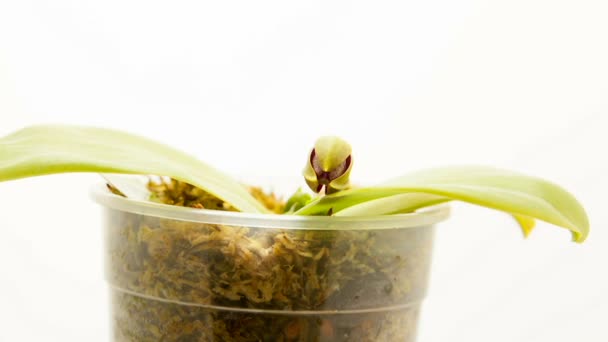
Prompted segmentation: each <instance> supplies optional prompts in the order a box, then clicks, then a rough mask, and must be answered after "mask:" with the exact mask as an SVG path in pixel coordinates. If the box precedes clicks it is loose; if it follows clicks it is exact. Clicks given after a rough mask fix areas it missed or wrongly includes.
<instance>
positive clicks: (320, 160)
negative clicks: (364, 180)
mask: <svg viewBox="0 0 608 342" xmlns="http://www.w3.org/2000/svg"><path fill="white" fill-rule="evenodd" d="M351 152H352V150H351V147H350V144H349V143H347V142H346V141H344V140H343V139H341V138H338V137H333V136H327V137H321V138H319V139H318V140H317V142H316V143H315V146H314V148H313V149H312V151H311V152H310V156H309V157H308V161H307V163H306V167H305V168H304V179H305V180H306V184H308V186H309V187H310V189H312V191H314V192H317V193H318V192H321V191H322V190H323V188H325V194H331V193H334V192H337V191H340V190H344V189H347V188H348V187H349V176H350V170H351V169H352V167H353V160H352V156H351Z"/></svg>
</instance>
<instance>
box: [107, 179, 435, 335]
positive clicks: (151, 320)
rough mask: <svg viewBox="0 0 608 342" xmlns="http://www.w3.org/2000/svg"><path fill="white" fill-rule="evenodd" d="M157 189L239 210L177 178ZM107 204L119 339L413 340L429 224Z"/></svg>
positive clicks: (278, 203) (172, 197)
mask: <svg viewBox="0 0 608 342" xmlns="http://www.w3.org/2000/svg"><path fill="white" fill-rule="evenodd" d="M148 188H149V189H150V191H151V192H152V200H154V201H158V202H162V203H165V204H171V205H179V206H188V207H193V208H206V209H214V210H234V209H233V208H231V207H230V206H229V205H227V204H226V203H224V202H223V201H221V200H219V199H217V198H215V197H214V196H212V195H210V194H208V193H206V192H204V191H202V190H201V189H198V188H195V187H193V186H191V185H188V184H185V183H182V182H179V181H175V180H170V181H161V182H150V183H149V186H148ZM250 192H251V193H252V194H253V195H254V196H255V197H256V198H257V199H258V200H260V202H261V203H264V205H265V206H267V207H268V208H269V209H270V210H272V211H274V212H277V213H280V212H282V211H283V209H284V203H283V201H282V200H280V199H278V198H277V197H276V196H274V195H273V194H267V193H265V192H263V191H262V190H260V189H259V188H250ZM108 210H110V213H109V214H108V217H109V218H110V220H109V222H108V223H107V226H108V229H107V232H106V233H107V241H108V243H107V246H108V249H107V253H108V254H107V258H108V263H107V265H108V269H107V275H108V280H109V282H110V284H111V285H112V298H113V306H114V308H113V312H114V314H113V324H114V334H115V336H114V338H115V341H121V342H122V341H414V338H415V329H416V322H417V316H418V302H419V301H420V299H421V298H422V297H423V296H424V293H422V291H424V288H426V278H427V274H426V272H427V271H426V270H427V269H428V263H429V256H430V246H431V239H432V236H431V235H432V230H430V229H428V227H421V228H409V229H386V230H356V231H355V230H353V231H322V230H321V231H319V230H289V229H256V228H249V227H243V226H229V225H218V224H206V223H199V222H188V221H178V220H172V219H166V218H159V217H152V216H144V215H139V214H134V213H127V212H122V211H116V210H111V209H108Z"/></svg>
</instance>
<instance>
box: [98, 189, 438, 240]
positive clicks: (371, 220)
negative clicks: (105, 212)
mask: <svg viewBox="0 0 608 342" xmlns="http://www.w3.org/2000/svg"><path fill="white" fill-rule="evenodd" d="M91 197H92V198H93V200H94V201H95V202H97V203H99V204H100V205H102V206H104V207H106V208H110V209H115V210H119V211H123V212H128V213H133V214H139V215H145V216H153V217H159V218H165V219H172V220H178V221H190V222H199V223H210V224H223V225H231V226H247V227H252V228H253V227H255V228H280V229H307V230H375V229H392V228H414V227H423V226H431V225H433V224H435V223H437V222H440V221H443V220H445V219H447V218H448V216H449V214H450V207H449V205H447V204H445V203H443V204H438V205H434V206H431V207H426V208H422V209H419V210H416V211H415V212H413V213H407V214H393V215H378V216H301V215H278V214H258V213H242V212H233V211H220V210H209V209H195V208H187V207H179V206H173V205H168V204H162V203H155V202H146V201H140V200H134V199H129V198H126V197H121V196H118V195H116V194H113V193H112V192H110V191H109V190H108V188H107V187H106V186H105V184H104V183H100V184H96V185H95V186H93V187H92V189H91Z"/></svg>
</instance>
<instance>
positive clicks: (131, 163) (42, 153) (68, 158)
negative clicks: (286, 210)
mask: <svg viewBox="0 0 608 342" xmlns="http://www.w3.org/2000/svg"><path fill="white" fill-rule="evenodd" d="M65 172H102V173H123V174H145V175H159V176H168V177H172V178H175V179H178V180H181V181H184V182H187V183H190V184H192V185H195V186H197V187H200V188H202V189H204V190H205V191H208V192H209V193H211V194H213V195H215V196H217V197H219V198H220V199H222V200H224V201H226V202H228V203H230V204H231V205H233V206H234V207H235V208H237V209H238V210H241V211H244V212H254V213H260V212H262V213H265V212H267V210H266V209H265V208H264V207H263V205H262V204H261V203H259V202H258V201H257V200H256V199H255V198H253V197H252V196H251V195H250V194H249V192H248V191H247V190H246V189H245V187H244V186H242V185H241V184H240V183H238V182H237V181H235V180H234V179H232V178H230V177H228V176H226V175H225V174H223V173H221V172H220V171H218V170H216V169H214V168H212V167H211V166H209V165H207V164H205V163H203V162H201V161H199V160H197V159H196V158H194V157H191V156H189V155H187V154H185V153H183V152H181V151H179V150H176V149H174V148H171V147H168V146H166V145H163V144H160V143H158V142H155V141H153V140H150V139H147V138H143V137H140V136H136V135H132V134H128V133H124V132H120V131H115V130H110V129H103V128H93V127H78V126H64V125H41V126H31V127H27V128H24V129H22V130H20V131H17V132H15V133H13V134H11V135H8V136H6V137H4V138H2V139H0V181H6V180H12V179H18V178H25V177H32V176H40V175H47V174H53V173H65Z"/></svg>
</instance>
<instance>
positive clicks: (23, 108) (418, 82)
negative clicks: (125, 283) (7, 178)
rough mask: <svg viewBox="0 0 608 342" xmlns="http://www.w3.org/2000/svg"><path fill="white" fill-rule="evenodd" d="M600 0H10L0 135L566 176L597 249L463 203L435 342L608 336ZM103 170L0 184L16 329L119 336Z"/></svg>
mask: <svg viewBox="0 0 608 342" xmlns="http://www.w3.org/2000/svg"><path fill="white" fill-rule="evenodd" d="M607 17H608V5H607V4H606V2H605V1H601V0H597V1H592V0H579V1H539V0H526V1H524V0H515V1H472V0H468V1H467V0H463V1H447V0H445V1H441V0H431V1H423V2H420V1H418V2H403V1H374V2H372V1H332V2H328V1H306V2H286V1H275V2H268V1H249V2H246V1H243V2H236V1H221V2H211V1H208V2H204V1H203V2H201V1H191V2H186V1H174V2H154V1H127V2H125V1H103V2H99V1H67V0H54V1H32V0H23V1H10V0H6V1H0V135H4V134H7V133H9V132H11V131H13V130H16V129H18V128H21V127H23V126H26V125H30V124H35V123H49V122H51V123H73V124H86V125H99V126H105V127H112V128H119V129H123V130H128V131H131V132H134V133H139V134H142V135H146V136H149V137H154V138H156V139H158V140H160V141H163V142H165V143H168V144H170V145H173V146H175V147H178V148H181V149H183V150H185V151H187V152H190V153H192V154H194V155H196V156H198V157H200V158H201V159H203V160H205V161H206V162H209V163H211V164H213V165H216V166H217V167H219V168H221V169H223V170H225V171H227V172H230V173H232V174H234V175H236V176H237V177H239V178H241V179H243V180H245V181H248V182H252V183H257V184H263V185H270V184H272V185H273V188H274V189H276V190H278V191H281V192H285V193H288V192H290V191H293V190H294V189H295V188H296V187H298V186H301V185H303V182H302V180H301V178H300V171H301V169H302V167H303V163H304V161H305V158H306V153H307V152H308V149H309V148H310V146H311V144H312V143H313V141H314V139H315V138H316V137H317V136H319V135H322V134H328V133H331V134H338V135H341V136H343V137H344V138H346V139H348V140H349V141H350V142H351V143H352V145H353V147H354V150H355V152H354V153H355V158H356V164H355V170H354V171H353V175H352V179H353V180H354V181H355V182H358V183H360V184H371V183H373V182H375V181H379V180H382V179H385V178H387V177H391V176H396V175H399V174H401V173H404V172H406V171H411V170H415V169H418V168H423V167H431V166H439V165H446V164H466V163H474V164H489V165H495V166H499V167H505V168H512V169H516V170H519V171H522V172H526V173H529V174H534V175H540V176H543V177H546V178H548V179H550V180H552V181H555V182H557V183H560V184H562V185H564V186H565V187H566V188H567V189H569V190H571V191H572V192H573V193H574V194H575V195H576V196H577V197H578V198H579V199H580V200H581V201H582V202H583V203H584V204H585V206H586V207H587V209H588V213H589V216H590V219H591V225H592V231H591V235H590V237H589V239H588V241H587V242H586V243H585V244H583V245H577V244H574V243H571V242H570V236H569V234H568V232H567V231H566V230H563V229H558V228H555V227H553V226H550V225H548V224H544V223H541V224H539V226H538V228H537V230H536V231H535V232H534V233H533V234H532V236H531V237H530V238H529V239H527V240H523V239H522V237H521V234H520V232H519V230H518V228H517V227H516V226H515V224H514V223H513V222H512V221H511V220H510V219H509V218H508V217H507V216H505V215H503V214H500V213H497V212H492V211H488V210H485V209H481V208H476V207H472V206H468V205H464V204H455V205H454V206H453V215H452V218H451V219H450V220H449V221H447V222H445V223H443V224H441V225H440V228H439V229H438V231H437V241H436V249H435V254H434V268H433V273H432V279H431V287H430V292H429V297H428V299H427V301H426V302H425V305H424V312H423V317H422V323H421V326H420V334H419V341H420V342H446V341H467V342H475V341H479V342H482V341H483V342H485V341H493V342H513V341H518V342H543V341H552V342H566V341H585V342H602V341H608V329H606V317H608V293H607V291H606V290H607V289H608V271H607V269H608V267H607V263H608V227H606V226H607V224H608V214H607V212H608V211H607V210H606V204H605V196H604V193H606V192H608V181H607V177H606V175H607V174H608V153H607V152H606V149H607V147H608V138H607V137H606V134H607V133H606V131H607V130H608V96H607V94H608V63H607V62H606V61H608V44H607V40H606V37H607V36H608V21H607V20H606V18H607ZM98 180H99V179H98V176H96V175H82V174H78V175H58V176H49V177H42V178H35V179H27V180H20V181H15V182H9V183H2V184H0V270H1V271H0V322H1V323H0V326H1V328H0V341H107V340H108V339H109V314H108V309H109V308H108V298H107V289H106V286H105V283H104V280H103V260H102V232H101V224H100V218H101V215H100V209H99V208H98V207H97V205H95V204H94V203H93V202H92V201H91V200H90V199H89V197H88V190H89V187H90V185H91V184H92V183H94V182H96V181H98Z"/></svg>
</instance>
